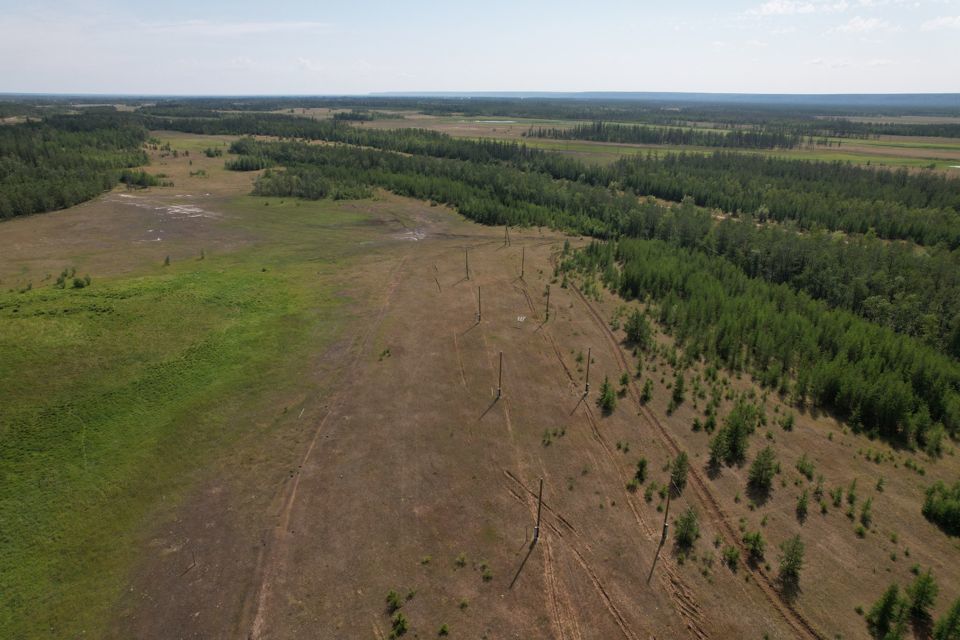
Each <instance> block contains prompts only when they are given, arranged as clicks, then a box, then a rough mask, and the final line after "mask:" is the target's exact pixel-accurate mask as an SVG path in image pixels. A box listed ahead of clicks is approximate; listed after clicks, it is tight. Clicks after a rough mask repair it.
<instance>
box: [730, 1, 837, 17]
mask: <svg viewBox="0 0 960 640" xmlns="http://www.w3.org/2000/svg"><path fill="white" fill-rule="evenodd" d="M849 8H850V3H849V2H847V0H835V1H833V2H830V1H827V2H809V1H807V0H768V1H767V2H765V3H763V4H762V5H760V6H759V7H755V8H753V9H750V10H748V11H747V13H748V14H750V15H754V16H793V15H801V14H810V13H841V12H843V11H846V10H847V9H849Z"/></svg>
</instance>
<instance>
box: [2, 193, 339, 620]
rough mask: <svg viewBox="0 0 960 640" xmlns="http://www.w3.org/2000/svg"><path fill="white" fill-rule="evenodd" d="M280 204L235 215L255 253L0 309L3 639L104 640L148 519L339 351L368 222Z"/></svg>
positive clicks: (323, 207)
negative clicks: (348, 264)
mask: <svg viewBox="0 0 960 640" xmlns="http://www.w3.org/2000/svg"><path fill="white" fill-rule="evenodd" d="M272 204H273V207H272V208H271V209H266V208H263V199H262V198H258V199H256V200H255V201H254V199H252V198H239V199H238V200H236V201H235V202H234V204H233V206H232V209H234V210H235V211H236V212H238V213H240V214H241V216H244V215H245V214H252V213H254V212H255V211H257V210H258V209H259V211H257V215H256V217H253V216H248V217H249V219H248V223H249V224H248V225H247V226H248V229H249V230H253V231H254V232H255V233H257V234H258V235H259V236H261V237H262V238H265V239H267V240H269V242H268V243H264V244H262V245H261V246H257V247H254V248H252V249H246V250H243V251H240V252H237V253H234V254H231V255H226V256H219V257H210V258H207V259H206V260H203V261H200V260H191V261H187V262H182V263H179V264H178V263H174V264H173V265H171V266H170V267H166V268H159V267H158V268H156V269H154V270H153V272H152V273H148V274H146V275H140V276H137V277H127V278H118V279H96V280H94V282H93V286H92V287H90V288H86V289H82V290H73V289H67V290H58V289H54V288H52V287H45V288H42V289H34V290H33V291H29V292H26V293H23V294H20V293H9V292H5V293H0V397H2V398H3V399H4V401H3V403H2V404H0V478H2V479H3V481H2V484H0V523H2V524H0V592H2V593H3V594H4V598H3V599H2V605H0V637H4V638H21V637H22V638H33V637H51V636H52V637H72V636H74V635H76V634H78V633H80V632H81V631H85V632H86V633H87V634H88V635H93V636H96V635H97V630H98V629H99V628H100V627H101V624H102V623H103V621H104V620H105V619H106V617H107V616H106V612H107V610H108V608H109V607H110V606H111V604H112V603H113V602H114V601H115V599H116V597H117V596H118V594H119V589H120V588H121V585H122V582H123V579H124V577H125V573H126V571H127V570H128V569H129V566H130V563H131V562H132V561H133V560H134V558H133V553H134V550H135V548H136V547H135V546H134V544H133V542H134V541H135V540H136V537H137V536H138V535H139V533H140V526H141V525H142V523H143V522H144V520H145V518H148V517H149V515H150V513H151V512H152V511H153V510H155V509H156V508H158V507H159V506H160V505H161V503H169V502H170V497H171V494H173V495H175V494H177V493H178V492H179V491H182V490H183V489H184V488H185V487H186V486H187V485H188V484H189V482H190V479H191V473H193V472H194V470H195V469H198V468H202V466H203V464H204V463H205V462H206V461H207V460H209V459H210V458H212V454H213V452H215V451H216V450H217V449H218V448H223V447H226V446H229V444H230V443H231V442H232V441H234V440H235V439H236V438H237V437H239V436H241V435H242V434H243V432H244V431H245V430H249V429H250V427H251V424H250V420H239V419H237V418H238V417H239V416H241V415H243V416H244V417H246V416H247V415H248V414H249V412H250V411H251V410H252V408H253V407H255V406H256V405H257V404H258V403H260V404H263V402H264V397H265V396H266V395H268V394H269V390H268V389H269V387H270V385H273V386H274V387H277V386H280V385H282V384H283V383H284V382H285V381H294V380H296V378H297V376H298V375H301V374H302V371H301V370H300V369H302V366H303V365H302V364H300V363H299V362H298V358H297V357H296V354H298V353H300V352H301V349H302V348H303V347H305V346H307V344H308V343H309V345H310V348H311V349H314V348H318V345H319V347H322V345H323V344H324V343H326V342H329V341H330V340H331V339H332V337H333V336H334V335H335V333H336V330H337V328H338V326H339V325H340V323H341V322H342V321H341V320H340V317H341V315H342V313H341V312H342V304H343V300H342V298H337V297H335V295H334V288H333V287H334V285H335V282H334V279H333V278H332V277H329V276H332V274H333V273H334V272H336V271H341V270H342V258H343V255H344V250H343V247H344V246H345V245H344V240H346V239H347V237H348V236H355V235H356V233H357V232H356V230H355V229H354V230H352V231H351V230H348V229H346V228H342V225H344V224H345V223H346V224H349V223H352V222H355V220H356V216H355V215H353V214H343V213H342V212H340V211H339V210H337V209H336V206H335V205H332V204H330V203H314V204H309V205H308V204H304V206H302V207H300V206H295V204H294V203H292V202H288V203H287V204H286V205H283V206H279V202H273V203H272ZM268 212H269V213H268ZM315 232H318V233H315ZM307 255H309V256H310V257H312V258H313V259H314V260H313V261H311V262H307V261H306V260H305V259H304V258H305V257H306V256H307ZM318 256H323V258H321V259H320V260H317V259H316V258H317V257H318ZM318 272H319V273H320V275H321V279H320V282H319V286H318V282H317V273H318ZM268 382H269V384H268Z"/></svg>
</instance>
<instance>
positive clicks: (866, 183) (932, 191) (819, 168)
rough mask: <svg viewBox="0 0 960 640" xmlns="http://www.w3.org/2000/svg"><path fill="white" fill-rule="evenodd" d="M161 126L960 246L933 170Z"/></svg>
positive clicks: (414, 132)
mask: <svg viewBox="0 0 960 640" xmlns="http://www.w3.org/2000/svg"><path fill="white" fill-rule="evenodd" d="M147 124H148V125H149V126H150V127H151V128H156V129H167V128H169V129H174V130H178V131H187V132H191V133H205V134H235V135H273V136H279V137H283V138H303V139H308V140H325V141H328V142H343V143H347V144H355V145H360V146H365V147H374V148H377V149H383V150H388V151H400V152H403V153H413V154H419V155H429V156H434V157H441V158H456V159H460V160H471V161H475V162H508V163H510V164H512V165H514V166H516V167H519V168H523V169H527V170H533V171H541V172H544V173H547V174H549V175H550V176H552V177H554V178H564V179H567V180H575V181H582V182H587V183H590V184H593V185H602V186H609V187H612V188H620V189H622V188H629V189H631V190H632V191H633V192H634V193H636V194H637V195H640V196H647V195H652V196H655V197H658V198H663V199H667V200H673V201H676V202H679V201H680V200H682V199H683V197H684V196H687V195H690V196H693V198H694V199H695V200H696V202H697V204H700V205H703V206H707V207H715V208H718V209H721V210H722V211H725V212H727V213H734V214H736V213H738V212H746V213H749V214H753V215H755V216H756V217H757V218H758V219H759V220H760V221H764V220H767V219H773V220H777V221H780V222H784V221H787V220H792V221H795V222H796V223H797V224H798V226H799V228H801V229H804V230H810V229H816V228H825V229H830V230H840V231H845V232H848V233H868V232H873V233H875V234H877V235H878V236H880V237H882V238H887V239H892V240H910V241H913V242H917V243H918V244H923V245H936V244H938V243H941V242H943V243H946V244H947V245H948V246H949V247H950V248H951V249H956V248H957V247H960V180H956V179H952V178H948V177H946V176H944V175H942V174H937V173H933V172H922V173H910V172H908V171H907V170H906V169H901V170H898V171H890V170H885V169H871V168H865V167H858V166H855V165H852V164H849V163H843V162H839V161H835V162H811V161H806V160H793V159H781V158H768V157H763V156H757V155H750V154H738V153H733V152H717V153H714V154H711V155H702V154H666V155H663V156H654V155H652V154H648V155H640V154H638V155H635V156H631V157H628V158H623V159H621V160H619V161H617V162H615V163H613V164H612V165H608V166H594V165H587V164H584V163H583V162H580V161H578V160H574V159H571V158H569V157H565V156H561V155H558V154H555V153H549V152H545V151H541V150H537V149H531V148H528V147H526V146H525V145H522V144H519V143H516V142H508V141H499V140H489V139H484V140H477V141H473V140H466V139H460V138H453V137H451V136H448V135H446V134H443V133H440V132H436V131H427V130H420V129H399V130H386V129H363V128H359V127H352V126H348V125H344V124H341V123H337V122H334V121H332V120H311V119H307V118H298V117H295V116H288V115H283V114H230V115H225V116H223V117H220V118H157V117H152V118H148V120H147Z"/></svg>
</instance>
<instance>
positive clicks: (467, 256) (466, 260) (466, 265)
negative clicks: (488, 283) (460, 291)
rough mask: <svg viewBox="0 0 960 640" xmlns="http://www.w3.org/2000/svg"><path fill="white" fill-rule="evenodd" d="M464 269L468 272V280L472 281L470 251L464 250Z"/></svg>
mask: <svg viewBox="0 0 960 640" xmlns="http://www.w3.org/2000/svg"><path fill="white" fill-rule="evenodd" d="M463 268H464V269H466V271H467V280H469V279H470V249H464V250H463Z"/></svg>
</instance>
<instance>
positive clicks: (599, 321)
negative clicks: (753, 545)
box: [570, 283, 823, 640]
mask: <svg viewBox="0 0 960 640" xmlns="http://www.w3.org/2000/svg"><path fill="white" fill-rule="evenodd" d="M570 288H571V289H572V290H573V292H574V294H575V295H576V297H577V298H578V299H579V300H580V302H582V303H583V305H584V307H585V308H586V309H587V311H588V312H589V314H590V316H591V318H592V319H593V321H594V323H595V324H596V325H597V327H598V329H599V330H600V331H601V333H602V334H603V336H604V338H605V341H606V342H607V346H608V347H609V348H610V350H611V351H612V352H613V354H614V355H615V356H616V358H617V361H618V362H619V363H620V365H621V366H622V367H623V370H624V371H630V370H631V367H630V364H629V362H628V361H627V358H626V356H625V355H624V352H623V348H622V346H621V345H620V344H619V342H618V341H617V339H616V336H614V335H613V332H612V331H611V330H610V328H609V327H608V326H607V323H606V322H605V321H604V320H603V317H602V316H601V315H600V312H599V311H598V310H597V309H596V307H595V306H594V305H593V304H592V303H591V302H590V301H589V300H588V299H587V297H586V296H584V295H583V293H582V292H581V291H580V289H579V288H577V287H576V286H575V285H573V284H572V283H571V285H570ZM629 389H630V395H631V397H632V398H633V400H634V401H635V402H636V404H637V406H638V407H639V415H640V416H641V417H643V418H644V419H645V420H646V421H647V423H648V424H649V425H650V426H651V427H653V429H654V431H655V432H656V433H657V434H658V435H659V436H660V439H661V440H662V441H663V443H664V445H666V446H667V447H668V448H669V449H670V450H671V451H672V452H673V454H674V455H677V454H679V453H680V451H681V449H680V447H679V446H678V445H677V442H676V440H674V439H673V437H672V436H671V435H670V433H669V432H668V431H667V429H666V428H665V427H664V426H663V424H662V423H661V422H660V420H659V419H658V418H657V417H656V415H654V413H653V412H652V411H651V410H650V409H649V408H648V407H647V406H645V405H644V404H642V403H641V402H640V390H639V389H638V388H637V383H636V381H635V380H633V379H631V381H630V385H629ZM690 479H691V480H692V482H691V485H692V487H693V489H694V494H695V495H696V497H697V499H698V501H699V502H700V504H701V505H702V506H703V507H704V508H705V509H706V511H707V514H708V516H709V517H710V520H711V522H713V523H714V525H715V526H717V527H718V528H719V530H720V531H721V535H722V536H723V537H724V539H725V542H726V543H727V544H729V545H735V546H736V547H737V548H738V549H740V551H741V554H740V555H741V560H740V565H741V566H742V567H743V569H744V570H746V571H748V572H750V573H751V574H752V575H754V576H755V577H756V580H754V581H753V582H754V583H755V584H756V585H757V586H758V587H759V588H760V590H761V592H762V593H763V595H764V596H765V597H766V599H767V601H769V602H770V604H771V605H773V607H774V608H775V609H776V610H777V611H778V612H779V613H780V615H781V616H782V617H783V618H784V620H785V621H786V622H787V623H788V624H789V625H790V627H791V628H792V629H793V630H794V631H795V632H796V633H797V637H800V638H807V639H811V640H821V639H822V638H823V636H822V635H821V634H820V633H819V632H818V631H817V630H816V628H814V626H813V625H812V624H811V623H810V621H808V620H807V619H806V618H805V617H804V616H803V615H802V614H801V613H800V612H799V611H798V610H797V609H796V608H795V607H794V606H793V605H791V604H790V603H789V602H787V601H786V600H784V598H783V597H782V595H781V594H780V592H779V591H778V590H777V589H776V587H775V586H774V584H773V581H772V580H771V578H770V576H768V575H767V574H766V573H765V572H764V571H763V570H762V569H759V568H758V569H756V570H754V569H753V568H752V567H751V566H750V565H749V564H747V562H746V560H745V559H744V558H746V557H747V550H746V547H745V546H744V544H743V541H742V540H741V538H740V537H739V536H738V535H736V532H735V531H734V528H733V526H732V525H731V524H730V522H729V520H728V519H727V518H726V516H725V515H724V513H723V509H722V508H721V507H720V505H719V503H718V502H717V501H716V499H715V498H714V497H713V495H712V494H711V493H710V490H709V488H708V487H707V484H706V482H705V481H704V479H703V477H702V476H701V475H700V473H699V471H697V470H696V469H695V468H693V467H691V468H690Z"/></svg>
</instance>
